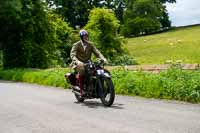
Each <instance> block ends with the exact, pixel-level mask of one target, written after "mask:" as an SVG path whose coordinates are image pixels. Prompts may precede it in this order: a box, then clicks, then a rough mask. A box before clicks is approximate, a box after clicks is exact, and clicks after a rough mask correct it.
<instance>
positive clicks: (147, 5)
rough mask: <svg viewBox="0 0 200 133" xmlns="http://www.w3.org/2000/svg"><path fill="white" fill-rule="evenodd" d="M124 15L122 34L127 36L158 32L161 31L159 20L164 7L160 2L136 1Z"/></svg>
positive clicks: (150, 0) (153, 0) (151, 0)
mask: <svg viewBox="0 0 200 133" xmlns="http://www.w3.org/2000/svg"><path fill="white" fill-rule="evenodd" d="M131 4H132V6H131V5H129V8H128V9H127V10H126V12H125V13H124V25H123V28H122V33H123V34H124V35H125V36H129V35H141V34H149V33H152V32H156V31H158V30H159V29H160V25H161V24H160V22H159V20H158V18H160V17H161V15H162V5H161V4H160V2H159V1H158V0H135V1H134V2H132V3H131Z"/></svg>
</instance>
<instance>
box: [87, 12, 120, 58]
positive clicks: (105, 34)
mask: <svg viewBox="0 0 200 133" xmlns="http://www.w3.org/2000/svg"><path fill="white" fill-rule="evenodd" d="M85 28H86V29H88V31H89V33H90V37H91V40H93V41H94V42H95V44H96V45H97V48H98V49H100V51H102V53H103V54H104V55H105V56H106V57H107V58H111V57H116V55H120V53H122V52H123V48H122V44H123V43H122V39H120V37H119V35H118V33H117V31H118V28H119V21H118V20H117V18H116V17H115V15H114V12H113V11H112V10H110V9H101V8H95V9H93V10H92V11H91V12H90V16H89V21H88V24H87V25H86V27H85Z"/></svg>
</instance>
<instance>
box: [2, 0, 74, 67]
mask: <svg viewBox="0 0 200 133" xmlns="http://www.w3.org/2000/svg"><path fill="white" fill-rule="evenodd" d="M0 6H1V9H2V10H1V11H0V19H1V22H0V25H1V26H0V28H1V33H0V38H1V39H0V44H1V48H2V50H3V65H4V67H34V68H35V67H36V68H46V67H48V66H50V65H52V64H57V63H58V62H57V60H58V58H59V56H60V55H59V49H58V47H59V46H60V45H61V44H62V43H63V42H65V41H66V40H67V39H68V36H69V33H70V30H71V29H70V28H69V27H68V25H67V23H66V22H64V21H62V19H60V18H59V17H58V16H57V17H56V18H57V19H56V21H55V20H53V19H54V18H55V17H53V16H56V15H53V13H52V12H49V10H48V8H47V5H46V3H45V2H43V1H41V0H10V1H1V4H0ZM54 21H55V22H54ZM55 25H56V26H55ZM67 33H68V34H67ZM64 37H66V38H65V39H66V40H65V39H63V38H64Z"/></svg>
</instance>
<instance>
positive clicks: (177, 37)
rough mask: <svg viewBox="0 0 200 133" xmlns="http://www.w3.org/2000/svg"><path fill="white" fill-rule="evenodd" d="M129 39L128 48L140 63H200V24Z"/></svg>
mask: <svg viewBox="0 0 200 133" xmlns="http://www.w3.org/2000/svg"><path fill="white" fill-rule="evenodd" d="M127 40H128V43H127V45H126V48H127V49H128V51H129V52H130V54H131V56H132V57H134V58H135V59H136V61H137V62H138V63H139V64H164V63H165V62H166V60H172V61H173V62H175V61H176V60H182V62H183V63H192V64H193V63H200V25H199V26H191V27H184V28H177V29H174V30H170V31H168V32H164V33H160V34H154V35H149V36H143V37H136V38H128V39H127Z"/></svg>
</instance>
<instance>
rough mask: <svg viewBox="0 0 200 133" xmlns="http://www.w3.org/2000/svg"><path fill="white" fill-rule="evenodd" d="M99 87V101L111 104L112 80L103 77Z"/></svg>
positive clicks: (112, 94) (112, 98) (113, 95)
mask: <svg viewBox="0 0 200 133" xmlns="http://www.w3.org/2000/svg"><path fill="white" fill-rule="evenodd" d="M100 88H102V91H101V96H100V99H101V102H102V103H103V104H104V106H108V107H109V106H111V105H112V104H113V102H114V99H115V90H114V85H113V82H112V80H111V79H110V78H103V79H102V80H101V83H100Z"/></svg>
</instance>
